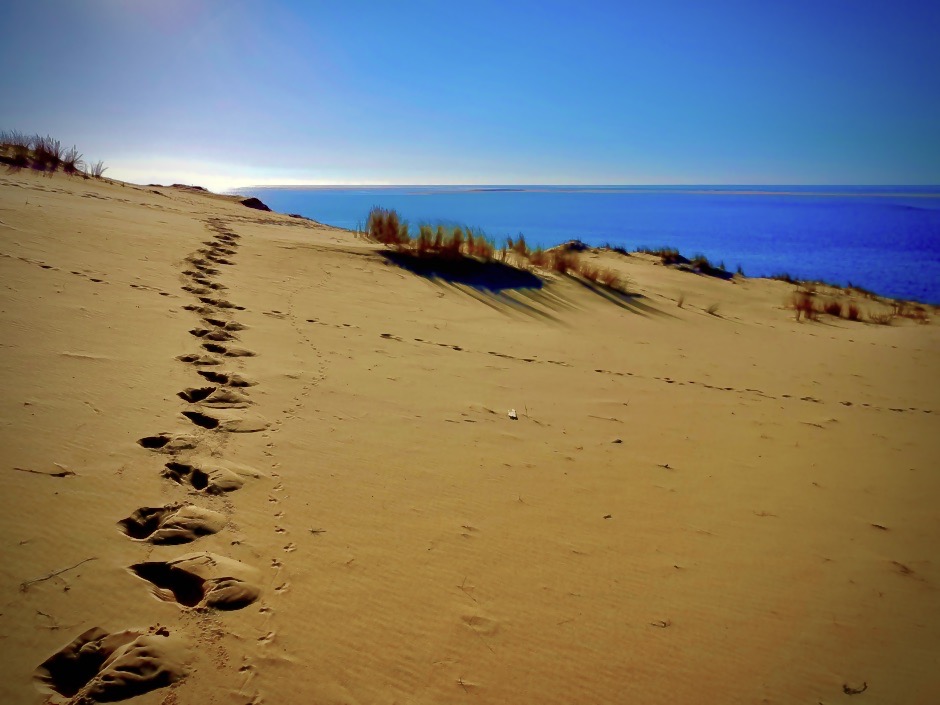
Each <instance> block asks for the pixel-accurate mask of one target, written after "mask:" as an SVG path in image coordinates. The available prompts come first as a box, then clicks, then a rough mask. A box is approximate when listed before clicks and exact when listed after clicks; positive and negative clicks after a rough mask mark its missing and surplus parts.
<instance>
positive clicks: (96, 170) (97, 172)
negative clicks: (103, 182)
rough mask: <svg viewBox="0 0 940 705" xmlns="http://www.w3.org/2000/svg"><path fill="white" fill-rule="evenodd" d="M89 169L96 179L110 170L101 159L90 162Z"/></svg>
mask: <svg viewBox="0 0 940 705" xmlns="http://www.w3.org/2000/svg"><path fill="white" fill-rule="evenodd" d="M88 170H89V174H90V175H91V176H94V177H95V178H96V179H100V178H101V175H102V174H104V172H105V171H107V170H108V167H106V166H105V165H104V162H103V161H101V160H100V159H99V160H98V161H96V162H95V163H94V164H90V165H89V167H88Z"/></svg>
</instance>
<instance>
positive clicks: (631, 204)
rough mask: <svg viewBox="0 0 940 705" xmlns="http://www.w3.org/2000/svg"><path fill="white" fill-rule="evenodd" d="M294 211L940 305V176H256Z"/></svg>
mask: <svg viewBox="0 0 940 705" xmlns="http://www.w3.org/2000/svg"><path fill="white" fill-rule="evenodd" d="M238 192H239V193H244V194H248V195H251V196H256V197H258V198H260V199H261V200H262V201H264V202H265V203H266V204H267V205H268V206H270V207H271V208H272V209H274V210H276V211H280V212H283V213H298V214H300V215H303V216H307V217H309V218H313V219H314V220H317V221H320V222H322V223H328V224H330V225H335V226H338V227H342V228H349V229H352V230H355V229H356V228H362V227H364V224H365V221H366V218H367V216H368V213H369V210H370V209H371V208H372V207H373V206H382V207H385V208H394V209H396V210H397V211H398V213H399V214H400V216H401V218H402V219H403V220H404V221H407V222H409V223H410V224H411V226H412V227H413V228H416V227H417V226H418V225H419V224H422V223H429V224H432V225H436V224H438V223H444V224H448V225H454V224H456V225H461V226H470V227H472V228H473V229H474V230H475V231H476V230H482V231H484V232H485V233H486V234H487V235H488V236H490V237H491V238H493V239H495V240H496V241H497V243H498V242H500V241H501V240H503V239H504V238H505V237H507V236H509V237H516V236H517V235H518V234H519V233H523V234H524V235H525V238H526V242H528V243H529V244H530V245H531V246H535V245H541V246H542V247H546V248H547V247H551V246H553V245H557V244H560V243H562V242H565V241H567V240H572V239H578V240H582V241H583V242H585V243H587V244H589V245H604V244H610V245H613V246H620V247H624V248H626V249H628V250H633V249H636V248H637V247H640V246H647V247H659V246H669V247H674V248H676V249H678V250H679V251H680V252H681V253H682V254H684V255H686V256H690V255H694V254H699V253H701V254H704V255H705V256H706V257H708V258H709V260H711V261H712V262H714V263H716V264H717V263H721V262H724V264H725V266H726V267H727V268H728V269H729V270H732V271H733V270H735V269H737V268H738V267H739V266H740V267H741V268H742V269H743V271H744V272H745V274H747V275H749V276H770V275H774V274H781V273H788V274H790V275H792V276H794V277H796V278H800V279H812V280H821V281H826V282H832V283H836V284H842V285H845V284H849V283H852V284H855V285H858V286H863V287H865V288H867V289H871V290H873V291H875V292H877V293H879V294H882V295H885V296H891V297H897V298H903V299H913V300H917V301H923V302H927V303H934V304H940V187H937V186H930V187H923V186H918V187H907V186H898V187H867V186H866V187H858V186H809V187H808V186H767V187H765V186H720V187H718V186H504V187H501V186H394V187H254V188H247V189H239V190H238Z"/></svg>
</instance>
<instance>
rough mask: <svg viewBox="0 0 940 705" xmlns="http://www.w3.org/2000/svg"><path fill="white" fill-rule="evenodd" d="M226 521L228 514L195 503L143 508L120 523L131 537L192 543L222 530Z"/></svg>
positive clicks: (140, 539) (166, 542) (158, 542)
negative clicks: (223, 514) (224, 514)
mask: <svg viewBox="0 0 940 705" xmlns="http://www.w3.org/2000/svg"><path fill="white" fill-rule="evenodd" d="M225 524H226V519H225V517H224V516H222V515H221V514H219V513H218V512H214V511H212V510H211V509H203V508H202V507H196V506H193V505H192V504H186V505H180V504H168V505H166V506H163V507H141V508H140V509H138V510H137V511H135V512H134V513H133V514H131V515H130V516H129V517H127V518H126V519H121V521H119V522H118V526H120V527H121V530H122V531H123V532H124V533H125V534H126V535H127V536H129V537H130V538H132V539H136V540H138V541H149V542H150V543H157V544H178V543H189V542H191V541H195V540H196V539H198V538H199V537H201V536H208V535H210V534H215V533H218V532H219V531H221V530H222V529H223V528H224V527H225Z"/></svg>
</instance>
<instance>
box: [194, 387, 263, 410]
mask: <svg viewBox="0 0 940 705" xmlns="http://www.w3.org/2000/svg"><path fill="white" fill-rule="evenodd" d="M177 396H178V397H180V398H182V399H185V400H186V401H188V402H189V403H191V404H195V403H197V402H202V403H203V404H205V405H206V406H212V407H214V408H226V409H244V408H245V407H247V406H250V405H251V400H250V399H249V398H248V397H247V396H245V395H244V394H241V393H239V392H235V391H232V390H231V389H224V388H219V387H191V388H189V389H184V390H183V391H182V392H179V393H178V394H177Z"/></svg>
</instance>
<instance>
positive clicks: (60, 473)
mask: <svg viewBox="0 0 940 705" xmlns="http://www.w3.org/2000/svg"><path fill="white" fill-rule="evenodd" d="M53 465H55V466H56V467H57V468H60V470H58V471H57V472H45V471H43V470H33V469H32V468H13V469H14V470H16V471H17V472H28V473H32V474H33V475H46V476H47V477H69V476H71V475H77V474H78V473H76V472H75V471H73V470H69V469H68V468H67V467H65V466H64V465H59V464H58V463H53Z"/></svg>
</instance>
